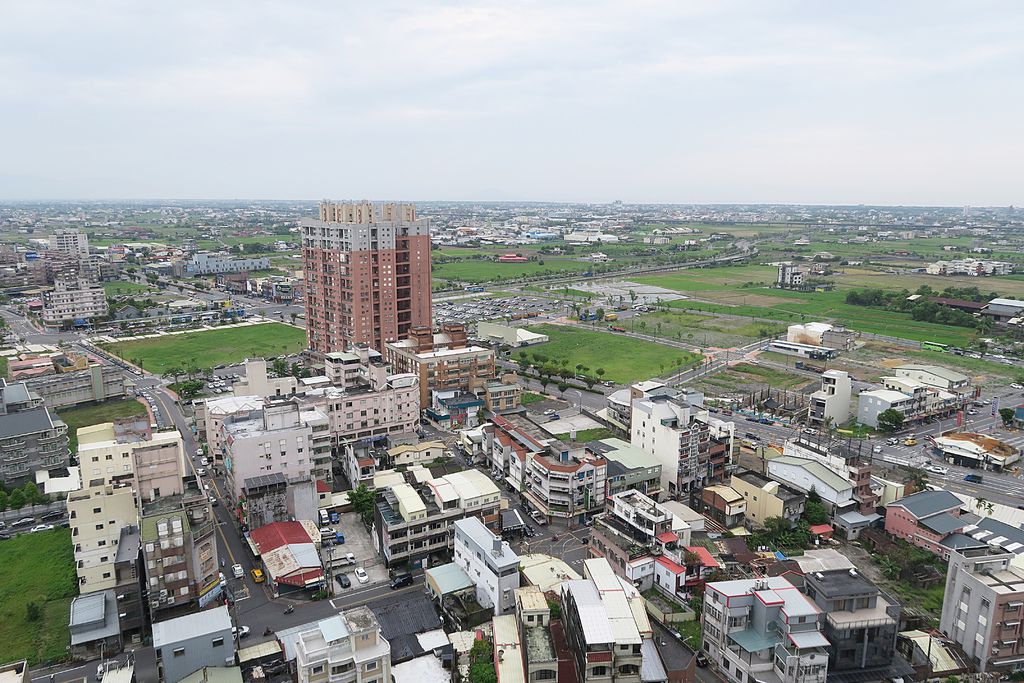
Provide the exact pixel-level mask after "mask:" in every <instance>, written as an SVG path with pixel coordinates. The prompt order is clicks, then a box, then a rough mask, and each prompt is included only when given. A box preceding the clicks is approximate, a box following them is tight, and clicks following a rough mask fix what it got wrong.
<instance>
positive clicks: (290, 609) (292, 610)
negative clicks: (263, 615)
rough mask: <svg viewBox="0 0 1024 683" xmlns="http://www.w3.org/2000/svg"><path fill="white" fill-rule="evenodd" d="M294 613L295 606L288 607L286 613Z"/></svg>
mask: <svg viewBox="0 0 1024 683" xmlns="http://www.w3.org/2000/svg"><path fill="white" fill-rule="evenodd" d="M294 611H295V605H288V608H287V609H285V611H284V613H285V614H291V613H292V612H294Z"/></svg>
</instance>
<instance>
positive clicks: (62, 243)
mask: <svg viewBox="0 0 1024 683" xmlns="http://www.w3.org/2000/svg"><path fill="white" fill-rule="evenodd" d="M50 248H51V249H53V250H54V251H59V252H61V253H64V254H73V255H75V256H79V257H82V258H88V257H89V236H88V235H87V234H85V233H84V232H79V231H78V229H77V228H63V229H61V230H58V231H57V232H55V233H53V236H52V237H51V238H50Z"/></svg>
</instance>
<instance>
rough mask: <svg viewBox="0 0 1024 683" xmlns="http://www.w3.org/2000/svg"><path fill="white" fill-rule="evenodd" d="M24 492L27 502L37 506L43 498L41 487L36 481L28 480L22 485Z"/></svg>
mask: <svg viewBox="0 0 1024 683" xmlns="http://www.w3.org/2000/svg"><path fill="white" fill-rule="evenodd" d="M21 490H22V492H23V493H24V494H25V502H26V503H28V504H29V505H31V506H32V507H35V506H36V505H38V504H39V503H40V501H41V499H42V495H41V494H40V493H39V487H38V486H36V484H35V482H32V481H30V482H28V483H27V484H25V486H23V487H22V489H21Z"/></svg>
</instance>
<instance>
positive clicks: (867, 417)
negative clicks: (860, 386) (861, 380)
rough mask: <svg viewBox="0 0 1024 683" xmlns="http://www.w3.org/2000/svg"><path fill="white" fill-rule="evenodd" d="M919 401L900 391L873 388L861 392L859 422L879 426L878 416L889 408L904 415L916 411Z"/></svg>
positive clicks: (858, 403) (858, 404)
mask: <svg viewBox="0 0 1024 683" xmlns="http://www.w3.org/2000/svg"><path fill="white" fill-rule="evenodd" d="M916 404H917V401H916V400H915V399H914V397H913V396H908V395H907V394H904V393H903V392H900V391H893V390H891V389H872V390H870V391H862V392H860V396H859V397H858V398H857V422H860V423H861V424H865V425H868V426H869V427H877V426H878V416H879V415H881V414H882V413H884V412H885V411H887V410H890V409H892V410H896V411H898V412H900V413H902V414H903V416H904V417H907V416H909V415H910V414H911V413H913V412H914V408H915V405H916Z"/></svg>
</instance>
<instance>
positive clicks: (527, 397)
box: [519, 391, 547, 406]
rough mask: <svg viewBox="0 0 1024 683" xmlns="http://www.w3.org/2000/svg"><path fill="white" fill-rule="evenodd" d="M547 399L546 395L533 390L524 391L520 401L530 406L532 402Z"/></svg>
mask: <svg viewBox="0 0 1024 683" xmlns="http://www.w3.org/2000/svg"><path fill="white" fill-rule="evenodd" d="M546 400H547V398H546V397H545V396H541V395H540V394H536V393H534V392H532V391H524V392H523V396H522V398H520V399H519V402H520V403H522V404H523V405H524V406H528V405H530V404H531V403H540V402H541V401H546Z"/></svg>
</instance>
